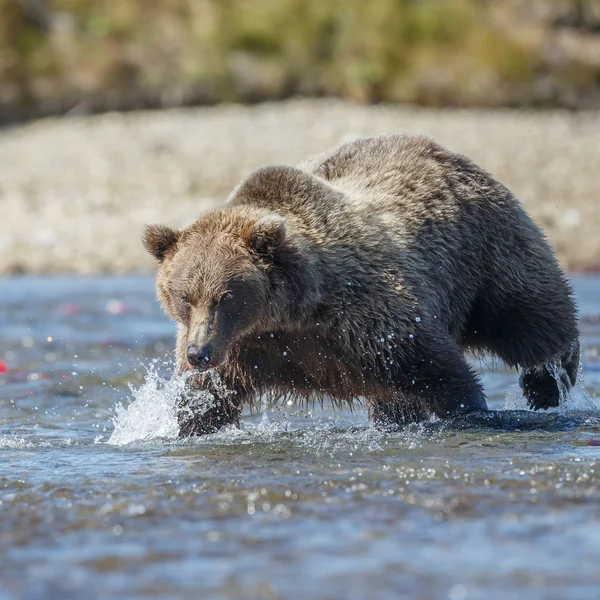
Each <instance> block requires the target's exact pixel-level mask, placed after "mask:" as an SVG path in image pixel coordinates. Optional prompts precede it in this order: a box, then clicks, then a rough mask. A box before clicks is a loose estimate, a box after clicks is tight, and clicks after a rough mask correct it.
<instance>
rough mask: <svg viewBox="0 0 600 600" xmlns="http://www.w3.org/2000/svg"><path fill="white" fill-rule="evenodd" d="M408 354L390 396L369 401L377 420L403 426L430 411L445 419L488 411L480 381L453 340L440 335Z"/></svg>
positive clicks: (373, 416) (428, 413) (372, 413)
mask: <svg viewBox="0 0 600 600" xmlns="http://www.w3.org/2000/svg"><path fill="white" fill-rule="evenodd" d="M424 341H425V340H424V339H421V342H422V343H423V342H424ZM411 354H412V356H410V357H408V356H405V357H404V358H403V360H402V361H401V363H400V364H399V369H398V373H397V377H396V378H395V380H394V383H393V387H394V389H393V393H392V398H381V399H377V400H374V401H372V402H371V405H370V415H371V417H372V418H373V420H374V421H375V422H376V423H379V424H398V425H404V424H406V423H409V422H414V421H420V420H423V419H424V418H426V417H427V416H429V415H430V414H432V413H433V414H435V415H436V416H438V417H440V418H446V417H453V416H456V415H459V414H465V413H469V412H473V411H477V410H487V404H486V400H485V394H484V393H483V389H482V387H481V384H480V382H479V380H478V378H477V376H476V375H475V373H474V372H473V371H472V369H471V368H470V367H469V365H468V364H467V362H466V361H465V359H464V357H463V355H462V352H461V350H460V348H459V347H458V346H457V345H456V344H455V342H454V341H453V340H452V339H450V338H448V339H444V340H442V336H441V335H440V338H438V339H437V340H435V341H433V342H432V343H431V344H429V345H427V344H424V345H423V347H422V349H421V350H419V349H416V352H414V353H411Z"/></svg>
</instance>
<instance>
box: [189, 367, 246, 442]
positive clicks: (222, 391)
mask: <svg viewBox="0 0 600 600" xmlns="http://www.w3.org/2000/svg"><path fill="white" fill-rule="evenodd" d="M241 407H242V397H241V390H236V389H228V388H227V386H226V385H225V384H224V383H223V381H222V380H221V378H220V376H219V375H218V374H217V373H216V372H208V373H195V374H192V375H190V376H189V377H188V379H187V380H186V383H185V389H184V391H183V393H182V394H181V396H180V398H179V402H178V405H177V420H178V422H179V437H181V438H184V437H191V436H197V435H205V434H208V433H216V432H217V431H219V429H221V428H222V427H224V426H225V425H232V424H233V425H237V426H239V422H240V413H241Z"/></svg>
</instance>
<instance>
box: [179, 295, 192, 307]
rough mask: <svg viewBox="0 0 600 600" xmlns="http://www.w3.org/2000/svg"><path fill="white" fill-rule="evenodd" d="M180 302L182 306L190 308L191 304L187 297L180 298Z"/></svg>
mask: <svg viewBox="0 0 600 600" xmlns="http://www.w3.org/2000/svg"><path fill="white" fill-rule="evenodd" d="M180 300H181V302H182V303H183V304H185V305H186V306H191V304H192V303H191V302H190V299H189V296H180Z"/></svg>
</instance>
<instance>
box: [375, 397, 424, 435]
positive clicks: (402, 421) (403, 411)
mask: <svg viewBox="0 0 600 600" xmlns="http://www.w3.org/2000/svg"><path fill="white" fill-rule="evenodd" d="M417 400H418V399H417ZM368 406H369V418H370V419H371V421H373V423H374V424H375V425H377V426H381V427H389V426H391V425H408V424H409V423H416V422H419V421H423V420H424V419H426V418H427V417H428V415H429V413H428V411H427V410H425V409H424V407H423V406H422V403H421V402H418V401H416V402H415V398H411V397H410V396H403V397H399V395H398V394H395V395H394V397H393V398H385V399H384V398H382V397H377V398H372V399H369V402H368Z"/></svg>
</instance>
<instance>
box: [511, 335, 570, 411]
mask: <svg viewBox="0 0 600 600" xmlns="http://www.w3.org/2000/svg"><path fill="white" fill-rule="evenodd" d="M579 355H580V347H579V340H576V341H575V342H573V344H572V345H571V347H570V348H569V349H568V350H567V351H566V352H564V353H563V355H562V356H561V357H560V358H558V359H557V360H556V361H552V362H548V363H545V364H542V365H539V366H537V367H533V368H531V369H523V371H522V372H521V377H520V378H519V384H520V386H521V389H522V390H523V395H524V396H525V397H526V398H527V405H528V406H529V408H531V409H532V410H539V409H544V410H547V409H548V408H552V407H557V406H559V404H560V397H561V392H562V393H565V392H568V391H569V390H570V389H571V388H572V387H573V386H574V385H575V383H576V382H577V370H578V369H579Z"/></svg>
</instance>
